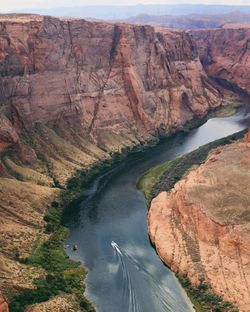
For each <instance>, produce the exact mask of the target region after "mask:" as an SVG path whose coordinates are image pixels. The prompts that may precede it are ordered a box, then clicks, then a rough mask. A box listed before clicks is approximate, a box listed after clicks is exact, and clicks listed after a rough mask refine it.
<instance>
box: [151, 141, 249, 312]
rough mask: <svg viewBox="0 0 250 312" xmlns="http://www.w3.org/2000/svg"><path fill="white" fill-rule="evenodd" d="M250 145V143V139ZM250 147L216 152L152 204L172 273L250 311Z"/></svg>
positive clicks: (154, 233)
mask: <svg viewBox="0 0 250 312" xmlns="http://www.w3.org/2000/svg"><path fill="white" fill-rule="evenodd" d="M248 140H249V139H248ZM249 169H250V145H249V141H245V142H237V143H234V144H231V145H227V146H225V147H222V148H217V149H215V150H214V151H213V152H212V153H211V154H210V155H209V157H208V159H207V160H206V162H205V163H204V164H202V165H201V166H199V167H198V168H197V169H194V170H192V171H191V172H190V173H189V174H188V175H187V176H186V177H184V178H183V179H182V180H181V181H179V182H178V183H177V184H176V185H175V187H174V188H173V189H172V190H171V191H170V192H162V193H160V194H159V195H158V196H157V197H156V198H155V199H153V201H152V203H151V207H150V210H149V214H148V230H149V234H150V238H151V240H152V242H153V244H154V245H155V247H156V250H157V252H158V254H159V256H160V257H161V259H162V260H163V261H164V262H165V263H166V264H167V265H168V266H170V268H171V269H172V270H173V271H175V272H177V271H178V272H179V274H181V275H187V276H188V277H189V279H190V280H191V282H192V283H193V284H194V285H198V284H199V282H200V280H204V281H205V282H206V283H208V284H209V285H210V286H211V287H212V289H213V290H214V292H216V293H217V294H218V295H220V296H222V297H223V298H224V299H226V300H228V301H230V302H232V303H234V304H236V306H238V307H239V308H240V310H241V311H249V307H250V266H249V263H250V252H249V245H250V211H249V205H250V202H249V199H250V190H249V187H248V185H249V183H250V170H249Z"/></svg>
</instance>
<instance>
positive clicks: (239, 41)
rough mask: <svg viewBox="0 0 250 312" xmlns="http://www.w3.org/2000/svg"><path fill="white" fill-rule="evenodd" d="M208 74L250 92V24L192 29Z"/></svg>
mask: <svg viewBox="0 0 250 312" xmlns="http://www.w3.org/2000/svg"><path fill="white" fill-rule="evenodd" d="M191 34H192V36H193V40H194V41H195V42H196V44H197V47H198V51H199V55H200V58H201V62H202V64H203V65H204V67H205V70H206V72H207V73H208V74H210V75H213V76H215V77H219V78H222V79H225V80H226V81H228V82H229V83H232V84H235V85H236V86H238V87H240V88H241V89H243V90H244V91H246V92H248V93H250V71H249V68H250V58H249V54H250V45H249V38H250V27H248V28H242V27H239V28H234V29H210V30H197V31H192V32H191Z"/></svg>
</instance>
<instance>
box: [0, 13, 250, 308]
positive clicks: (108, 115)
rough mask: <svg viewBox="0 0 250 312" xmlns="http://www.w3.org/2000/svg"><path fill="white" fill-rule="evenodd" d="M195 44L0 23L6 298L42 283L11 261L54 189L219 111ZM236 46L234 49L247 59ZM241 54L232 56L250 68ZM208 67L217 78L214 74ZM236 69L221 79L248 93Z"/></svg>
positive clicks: (67, 26)
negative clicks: (125, 150) (128, 149)
mask: <svg viewBox="0 0 250 312" xmlns="http://www.w3.org/2000/svg"><path fill="white" fill-rule="evenodd" d="M204 34H206V33H204ZM215 34H217V31H215ZM226 34H227V33H226V32H225V34H222V36H225V40H231V38H230V36H226ZM240 34H241V37H242V36H243V35H244V34H245V33H244V34H242V31H240ZM192 36H193V38H194V39H195V40H197V41H198V42H199V40H201V39H199V38H200V37H199V35H198V33H197V35H195V34H193V35H190V34H189V33H187V32H184V31H178V30H171V31H170V30H166V29H155V28H153V27H151V26H135V25H128V24H123V23H117V24H112V23H105V22H89V21H85V20H78V19H72V20H71V19H57V18H52V17H48V16H46V17H43V16H36V15H3V16H0V193H1V196H0V197H1V201H0V223H1V227H0V234H1V236H0V240H1V244H0V275H1V279H0V289H3V290H4V291H5V293H8V294H10V293H14V292H16V291H19V290H20V289H27V288H28V289H29V288H32V287H34V285H32V279H33V278H34V277H38V276H40V275H41V274H42V272H40V271H39V270H37V268H34V267H30V266H28V265H24V264H21V263H19V262H18V261H17V258H18V257H19V256H20V255H21V256H22V255H23V254H25V255H27V254H29V252H30V251H31V249H32V246H33V245H34V241H35V240H36V237H37V235H38V234H41V233H42V231H43V227H44V220H43V216H44V213H45V211H46V209H47V208H48V207H49V203H50V202H51V200H53V198H55V197H56V196H57V195H58V193H59V190H58V189H57V188H56V187H55V186H58V185H60V184H61V185H63V184H65V182H66V180H67V178H69V177H70V176H72V175H73V174H74V172H75V171H76V170H79V169H83V168H89V167H90V166H95V165H96V164H97V163H98V162H99V161H100V160H102V159H108V158H110V157H111V155H112V153H113V152H114V151H120V150H121V149H122V148H124V147H128V146H130V147H131V146H134V145H136V144H139V143H140V142H142V141H146V140H151V139H152V138H154V137H157V136H158V135H159V134H165V133H169V132H171V131H174V130H176V129H178V128H179V127H181V126H182V125H183V124H185V123H186V122H187V121H189V120H191V119H192V118H200V117H203V116H204V115H205V114H206V113H207V112H208V110H209V109H211V108H215V107H217V106H218V105H220V103H221V101H222V94H221V93H220V91H218V89H217V87H216V86H215V85H214V83H213V82H211V80H210V78H209V77H208V76H207V74H206V72H205V71H204V68H203V66H202V64H201V62H200V58H199V55H198V51H197V48H196V45H195V43H194V40H193V39H192ZM214 36H215V35H214ZM216 36H217V35H216ZM235 37H236V35H235ZM241 37H240V38H238V39H239V41H240V44H242V45H240V48H244V49H245V50H246V49H248V46H245V45H244V44H243V41H244V40H245V39H244V38H245V37H244V36H243V37H244V38H243V37H242V38H243V39H241ZM222 38H224V37H222ZM235 40H236V39H235ZM211 42H212V43H211V44H213V42H215V43H216V44H221V42H217V41H212V40H211ZM244 42H245V41H244ZM208 44H210V39H209V40H208ZM240 48H239V49H238V48H236V50H235V53H236V55H237V58H238V55H240V59H241V61H242V62H244V64H245V66H246V64H248V63H247V62H248V61H249V60H248V58H247V56H246V55H245V54H244V53H243V52H242V51H245V50H244V49H243V50H242V51H241V49H240ZM222 52H223V51H221V53H222ZM201 53H202V51H200V55H201ZM226 59H227V58H226ZM235 59H236V58H235ZM204 60H205V57H202V61H203V62H204ZM230 60H231V58H230ZM216 62H217V63H218V62H219V59H218V60H217V59H216ZM204 64H205V68H206V70H207V71H208V73H209V74H211V73H212V71H214V72H213V74H215V75H217V67H216V66H214V67H210V66H208V63H206V62H204ZM236 68H238V65H237V66H235V67H234V66H232V73H233V74H232V77H231V76H229V75H228V77H224V76H223V78H225V79H228V80H230V79H231V81H232V82H234V83H237V84H238V85H239V86H240V87H241V88H247V79H248V76H247V73H246V71H243V73H242V75H241V76H240V70H241V69H242V67H239V68H238V70H236ZM227 70H228V71H230V70H231V69H230V68H229V67H227ZM236 74H237V75H236ZM234 76H235V77H236V78H237V79H238V80H237V81H235V79H236V78H235V77H234ZM240 78H242V81H240ZM53 304H54V301H53ZM55 305H57V301H56V302H55Z"/></svg>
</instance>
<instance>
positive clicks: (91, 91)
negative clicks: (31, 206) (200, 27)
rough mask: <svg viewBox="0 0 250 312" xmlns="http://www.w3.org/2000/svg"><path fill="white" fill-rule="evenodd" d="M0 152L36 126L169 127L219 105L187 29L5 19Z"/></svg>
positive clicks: (96, 133) (99, 130)
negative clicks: (168, 29)
mask: <svg viewBox="0 0 250 312" xmlns="http://www.w3.org/2000/svg"><path fill="white" fill-rule="evenodd" d="M0 28H1V30H0V38H1V48H0V76H1V79H0V83H1V89H0V105H1V133H0V138H1V149H2V150H3V149H4V148H5V147H8V146H9V145H10V144H13V143H15V142H16V141H17V137H18V135H19V134H20V133H21V132H22V130H23V129H26V130H29V129H31V128H32V127H34V126H35V125H36V124H43V125H47V126H49V127H59V126H60V125H61V124H62V123H66V124H67V126H68V127H71V128H72V127H73V128H74V130H75V131H78V132H79V133H81V134H85V135H86V134H88V135H90V137H91V139H92V140H94V142H98V140H101V139H102V138H100V137H101V136H102V135H103V131H105V132H107V131H112V132H115V133H118V132H123V133H131V132H132V131H137V132H139V133H141V134H143V132H144V133H146V132H151V133H156V132H159V131H161V132H162V131H163V132H169V131H171V130H173V129H176V128H177V127H178V126H180V125H182V124H183V123H185V122H186V121H187V120H189V119H191V118H193V117H201V116H203V115H204V114H205V113H206V112H207V110H208V109H209V108H213V107H215V106H217V105H219V104H220V96H219V94H218V91H217V90H216V89H215V88H214V87H213V85H212V84H211V83H210V80H209V79H208V78H207V75H206V73H205V72H204V70H203V68H202V66H201V63H200V60H199V58H198V53H197V49H196V47H195V45H194V44H193V42H192V41H191V39H190V36H189V34H187V33H185V32H181V31H167V30H165V31H161V32H158V31H156V30H155V29H154V28H153V27H151V26H132V25H126V24H111V23H96V22H88V21H85V20H59V19H56V18H52V17H33V16H29V15H28V16H27V17H26V20H25V19H23V20H22V22H20V21H19V20H17V21H16V20H15V17H9V18H8V17H2V19H1V18H0Z"/></svg>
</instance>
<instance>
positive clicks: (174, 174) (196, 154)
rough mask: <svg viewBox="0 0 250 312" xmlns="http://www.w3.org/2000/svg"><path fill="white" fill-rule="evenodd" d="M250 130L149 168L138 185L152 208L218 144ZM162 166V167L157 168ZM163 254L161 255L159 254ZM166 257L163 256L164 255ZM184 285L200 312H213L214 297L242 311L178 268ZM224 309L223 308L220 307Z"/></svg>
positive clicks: (216, 301) (219, 304)
mask: <svg viewBox="0 0 250 312" xmlns="http://www.w3.org/2000/svg"><path fill="white" fill-rule="evenodd" d="M246 133H247V129H245V130H241V131H239V132H237V133H234V134H232V135H229V136H227V137H225V138H222V139H219V140H216V141H213V142H210V143H208V144H206V145H203V146H201V147H199V148H198V149H196V150H194V151H192V152H190V153H188V154H185V155H183V156H181V157H177V158H175V159H173V160H170V161H167V162H165V163H163V164H161V165H159V166H156V167H153V168H151V169H150V170H149V171H147V172H146V173H145V174H144V175H143V176H142V177H141V178H140V179H139V180H138V182H137V188H138V189H139V190H140V191H142V192H143V193H144V196H145V199H146V201H147V204H148V209H149V210H150V202H151V201H152V199H153V198H155V197H156V196H157V195H158V194H159V193H161V192H162V191H166V192H168V191H170V190H171V189H172V188H173V187H174V185H175V184H176V183H177V182H178V181H179V180H181V179H182V178H183V176H185V174H186V173H187V172H188V171H189V170H190V169H191V168H192V167H193V166H195V165H200V164H201V163H203V162H204V161H205V159H206V158H207V156H208V155H209V153H210V151H212V150H213V149H214V148H216V147H220V146H223V145H227V144H231V143H234V142H235V141H237V140H239V139H242V138H243V137H244V135H245V134H246ZM157 169H158V170H157ZM154 170H156V171H157V173H158V176H157V179H158V181H157V182H156V183H153V184H151V185H150V187H149V186H148V185H147V188H145V184H146V183H145V182H146V181H147V179H149V180H150V179H151V172H152V171H154ZM149 240H150V243H151V245H152V247H153V248H154V249H155V251H156V253H157V255H158V252H157V249H156V246H155V244H154V243H153V242H152V240H151V237H150V235H149ZM158 256H159V255H158ZM161 260H162V259H161ZM162 262H163V263H164V265H166V266H167V267H168V268H170V269H171V267H169V266H168V264H167V263H165V262H164V261H163V260H162ZM174 273H175V275H176V277H177V278H178V280H179V282H180V283H181V285H182V287H183V288H184V289H185V291H186V293H187V295H188V297H189V299H190V300H191V302H192V303H193V305H194V309H195V311H197V312H209V311H211V308H214V306H212V307H211V301H214V303H213V304H214V305H215V308H218V309H221V308H230V309H231V310H228V311H234V312H237V311H239V310H238V309H237V308H236V307H234V306H233V305H232V304H231V303H229V302H228V301H225V300H223V299H222V298H221V297H220V296H218V295H217V294H215V293H214V292H213V290H212V289H211V287H210V285H209V284H207V283H205V282H204V281H201V283H200V285H199V286H197V287H195V286H193V285H192V284H191V282H190V280H189V278H188V277H187V276H181V275H180V274H179V272H178V270H177V272H174ZM218 311H223V310H218Z"/></svg>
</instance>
